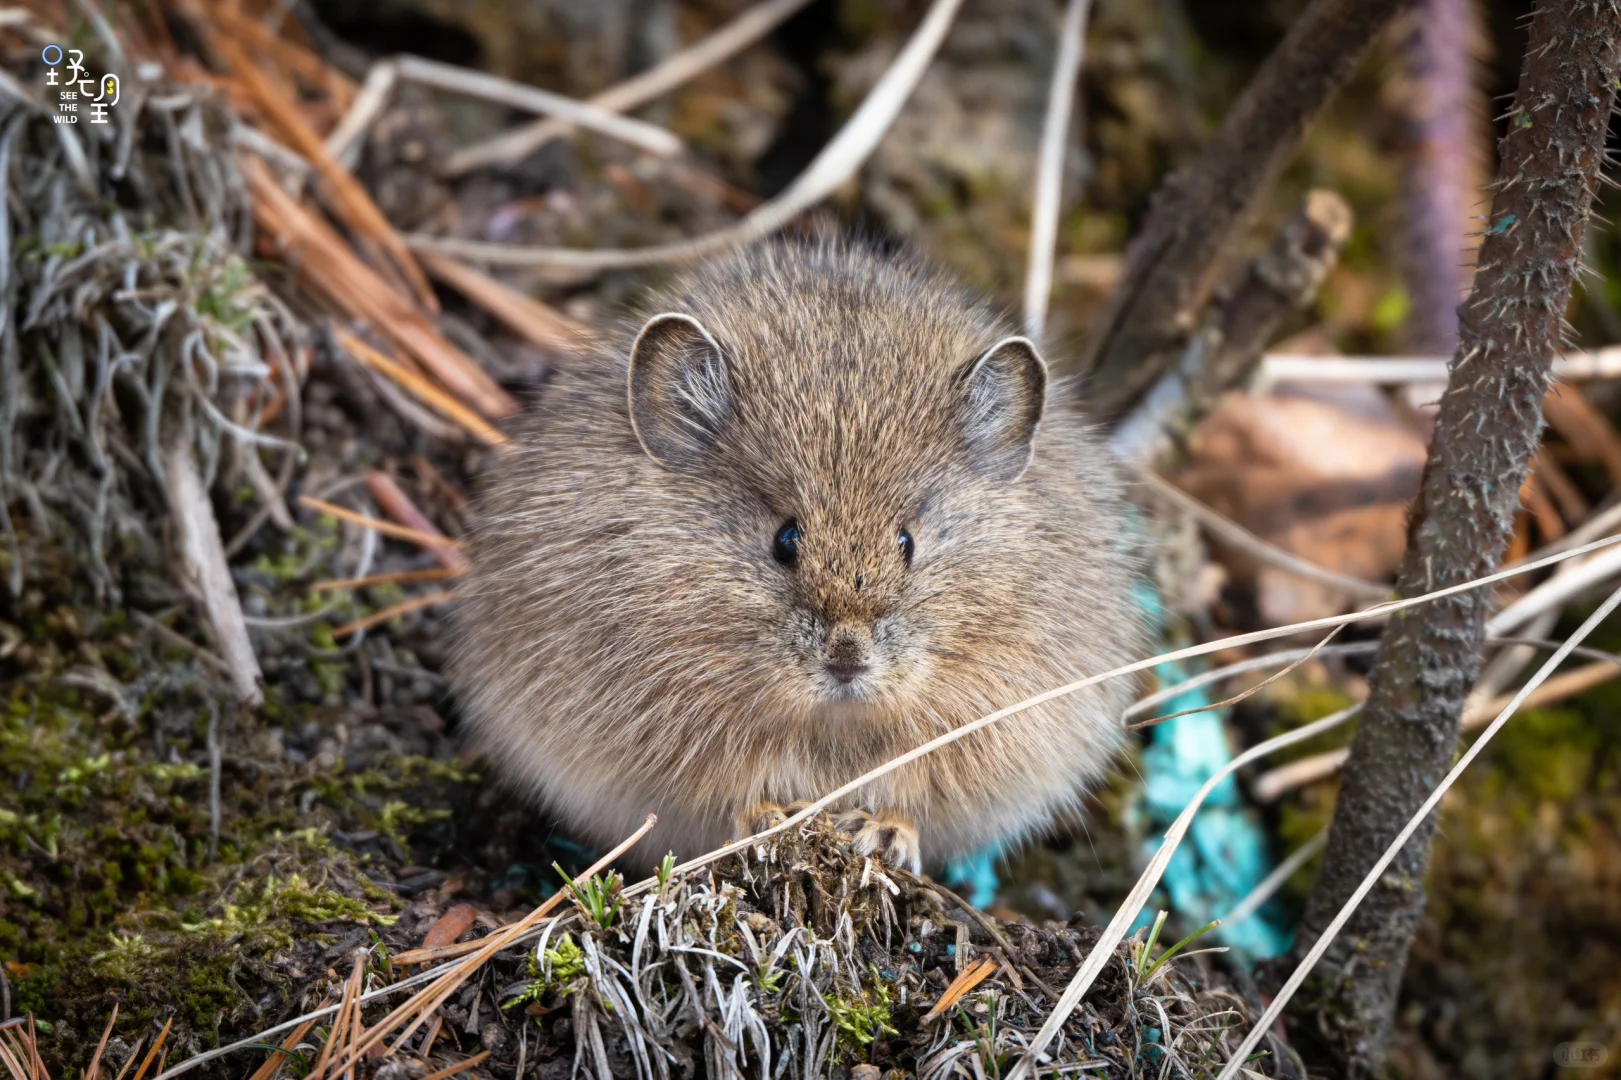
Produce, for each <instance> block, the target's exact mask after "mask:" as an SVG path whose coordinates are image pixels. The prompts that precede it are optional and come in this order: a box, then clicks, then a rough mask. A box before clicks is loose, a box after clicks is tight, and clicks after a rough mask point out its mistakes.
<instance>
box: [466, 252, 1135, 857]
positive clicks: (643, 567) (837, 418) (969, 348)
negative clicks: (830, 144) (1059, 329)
mask: <svg viewBox="0 0 1621 1080" xmlns="http://www.w3.org/2000/svg"><path fill="white" fill-rule="evenodd" d="M1049 398H1052V399H1053V401H1054V404H1053V406H1052V407H1049V406H1048V400H1049ZM1128 525H1129V522H1128V518H1127V515H1126V512H1125V510H1124V504H1123V503H1122V500H1121V495H1120V482H1119V480H1118V479H1117V477H1116V475H1115V473H1114V471H1113V469H1112V468H1111V465H1110V460H1109V458H1108V454H1107V451H1106V450H1105V449H1104V447H1103V445H1102V444H1101V443H1100V442H1099V441H1098V440H1097V439H1096V438H1094V437H1093V435H1092V434H1090V433H1089V431H1088V429H1087V427H1086V424H1085V422H1084V420H1082V419H1081V418H1080V417H1079V416H1078V415H1077V414H1076V413H1075V411H1074V410H1073V408H1072V407H1071V406H1070V405H1069V404H1068V403H1062V404H1061V403H1059V395H1058V394H1057V393H1056V392H1055V391H1053V390H1052V389H1051V388H1050V387H1049V377H1048V373H1047V367H1046V364H1045V363H1044V362H1043V361H1042V359H1041V357H1040V356H1039V355H1038V353H1037V351H1036V348H1035V347H1034V346H1033V345H1032V344H1031V343H1030V342H1029V341H1027V340H1026V339H1024V338H1022V337H1018V336H1015V335H1014V334H1013V333H1012V332H1011V331H1010V328H1009V327H1008V326H1007V325H1006V324H1005V322H1004V321H1003V320H1002V319H1001V318H1000V317H999V316H998V314H997V313H996V312H995V311H994V310H993V309H992V308H990V307H989V306H988V305H986V304H985V303H984V302H982V301H980V300H978V299H976V298H974V297H972V296H970V295H968V294H967V293H965V292H963V291H962V290H960V289H959V288H957V287H956V286H954V285H953V284H952V283H950V282H949V281H948V280H946V279H945V278H943V277H942V276H940V275H939V274H937V273H935V272H933V271H931V270H929V269H927V268H926V267H924V266H922V265H920V264H919V263H917V262H915V261H912V260H909V259H896V258H889V257H884V256H879V255H877V254H874V253H872V252H869V251H866V250H863V249H861V248H858V247H852V246H849V245H846V244H843V243H840V242H836V241H832V240H828V239H825V238H824V239H821V240H817V241H798V242H779V243H775V244H770V245H767V246H764V247H760V248H756V249H754V250H751V251H749V252H746V253H742V254H738V255H734V256H729V257H726V258H723V259H720V260H717V261H713V262H710V263H707V264H705V265H702V266H700V267H698V268H697V269H695V270H693V271H691V272H689V273H688V274H686V275H685V276H684V277H681V278H680V279H679V280H677V281H676V282H674V283H673V284H672V285H671V286H670V287H669V288H667V289H665V290H663V291H662V292H660V293H659V294H658V295H657V296H656V297H654V298H653V300H652V301H651V303H650V305H649V307H648V308H647V315H646V317H645V318H642V319H639V320H637V321H636V322H635V323H633V324H631V325H629V326H627V328H626V329H625V331H624V332H623V333H622V334H621V335H620V336H618V337H617V338H614V339H612V340H609V341H607V342H605V343H604V344H603V346H602V347H601V349H600V351H599V352H597V353H596V354H595V355H593V356H586V357H580V358H579V359H578V360H577V361H576V362H574V363H571V364H569V365H567V366H565V367H564V368H563V370H562V371H560V372H559V373H558V374H557V375H556V376H555V377H554V379H553V381H552V382H551V383H550V384H549V385H548V386H547V388H546V390H545V391H544V393H543V394H542V396H541V399H540V400H539V401H538V402H537V404H536V406H535V408H534V409H533V410H532V411H531V413H530V415H529V417H528V418H527V419H526V420H525V421H524V427H523V430H522V431H521V432H520V433H519V435H518V437H517V439H516V440H515V445H514V447H513V450H512V452H511V453H510V454H507V455H505V456H504V457H503V459H502V460H501V461H500V462H499V463H498V465H497V466H496V468H495V469H494V472H493V475H492V476H491V477H490V478H489V482H488V484H487V490H486V491H485V492H484V493H483V495H482V497H481V500H480V504H479V511H478V520H477V523H476V527H475V531H474V535H473V540H472V548H471V551H472V563H473V571H472V575H471V578H470V581H469V585H468V588H467V589H466V592H465V599H464V600H463V602H462V605H461V610H460V612H459V619H458V621H459V633H458V643H457V654H456V656H455V668H456V675H457V678H458V681H459V685H460V689H461V693H462V695H463V698H464V700H465V702H466V706H467V713H468V724H469V727H470V729H471V731H472V732H473V735H474V740H475V742H476V743H477V744H478V745H479V747H480V748H481V749H482V750H484V751H485V752H486V753H488V754H489V755H490V756H491V757H492V758H493V759H494V760H495V761H496V763H497V764H498V766H499V767H500V768H502V769H503V770H504V771H505V774H506V776H507V777H508V778H509V779H510V780H512V781H514V782H515V783H517V784H518V785H520V786H521V787H522V788H524V789H525V790H527V791H528V792H531V793H533V795H534V796H535V797H537V798H538V799H539V801H540V802H541V803H542V804H543V805H544V806H545V807H546V808H548V809H549V810H550V811H551V812H552V813H554V814H556V815H557V816H558V817H559V818H560V820H561V824H563V825H564V826H565V827H566V828H567V829H568V830H569V831H570V832H571V833H572V834H574V835H577V836H579V837H580V838H582V839H587V840H591V841H594V842H596V843H601V844H609V843H613V842H616V841H618V840H619V839H621V838H622V837H624V836H625V835H627V834H628V833H630V832H631V831H632V830H634V829H635V828H636V827H637V826H638V825H639V824H640V823H641V821H642V819H643V818H644V816H645V815H646V814H647V813H649V812H650V811H652V812H656V813H657V814H658V815H659V822H660V824H659V826H658V829H657V830H656V834H655V836H653V837H650V838H649V840H648V841H647V842H646V843H645V844H644V845H643V847H645V848H648V849H649V850H652V849H656V850H657V851H658V852H663V851H665V850H666V849H674V850H675V851H676V852H677V853H678V854H681V855H684V856H691V855H697V854H701V853H702V852H704V851H708V850H710V849H712V848H713V847H715V846H718V845H719V844H721V843H724V842H725V841H726V840H727V839H728V838H729V837H731V836H734V835H739V831H740V830H745V829H748V828H750V827H752V826H753V825H755V824H758V823H760V822H761V821H762V820H771V819H772V815H773V813H774V812H775V813H780V812H781V808H782V807H785V806H789V805H791V804H793V803H794V802H796V801H804V800H812V799H816V798H819V797H820V796H822V795H824V794H826V793H827V792H829V791H831V790H833V789H834V788H836V787H838V786H840V785H842V784H844V783H846V782H847V781H849V780H851V779H853V778H855V777H856V776H858V775H860V774H862V773H864V772H866V771H867V770H869V769H871V768H873V767H875V766H877V765H880V764H882V763H884V762H886V761H888V760H889V759H891V758H893V757H895V756H897V755H899V754H901V753H903V752H905V751H907V750H910V749H912V748H913V747H916V746H918V745H919V744H921V743H923V742H926V741H928V740H929V739H932V738H934V737H936V736H938V735H940V734H942V733H943V732H946V731H948V730H950V729H952V728H954V727H957V726H960V725H962V724H964V723H967V722H968V721H971V720H974V719H976V718H978V717H980V716H983V715H985V714H987V713H990V712H993V711H995V710H997V709H1001V708H1003V707H1005V706H1008V705H1011V704H1013V703H1015V702H1018V701H1020V700H1022V699H1024V698H1026V697H1030V696H1032V695H1035V694H1037V693H1040V692H1042V691H1044V690H1049V689H1052V688H1054V687H1057V686H1059V685H1061V684H1063V683H1066V682H1070V681H1072V680H1075V679H1077V678H1079V677H1081V676H1083V675H1087V674H1093V673H1096V672H1099V671H1102V670H1104V669H1107V668H1112V667H1115V666H1117V665H1119V664H1122V663H1125V662H1128V661H1131V660H1135V659H1137V658H1138V657H1140V656H1141V655H1142V651H1143V648H1144V646H1145V642H1146V638H1145V634H1144V631H1143V628H1142V625H1141V622H1140V619H1139V616H1138V615H1137V613H1136V608H1135V606H1134V604H1133V602H1132V599H1131V589H1132V582H1133V575H1134V573H1135V562H1134V560H1133V558H1132V557H1131V555H1129V554H1128V553H1127V549H1128V548H1129V547H1130V544H1131V541H1130V539H1129V535H1130V530H1129V528H1128ZM1127 689H1128V687H1127V684H1126V682H1125V681H1123V680H1117V681H1113V682H1110V683H1105V684H1103V685H1102V686H1099V687H1094V688H1092V689H1089V690H1086V691H1082V692H1080V693H1075V694H1071V695H1069V696H1066V697H1062V698H1059V699H1056V700H1054V701H1052V702H1049V703H1046V704H1044V705H1041V706H1039V707H1036V708H1033V709H1030V710H1028V711H1026V712H1022V713H1018V714H1016V715H1014V716H1011V717H1008V718H1007V719H1005V720H1003V721H1001V722H1000V723H998V724H994V725H992V726H990V727H989V728H986V729H984V730H982V731H979V732H976V733H974V734H973V735H970V736H968V737H967V738H965V739H962V740H960V741H958V742H956V743H953V744H951V745H949V746H947V747H945V748H943V749H941V750H938V751H936V752H934V753H932V754H929V755H927V756H925V757H923V758H921V759H920V760H918V761H915V762H912V763H910V764H908V765H906V766H904V767H903V768H901V769H899V770H897V771H895V772H892V773H890V774H888V775H886V776H884V777H882V778H881V779H879V780H877V781H875V782H873V783H871V784H868V785H867V786H866V787H864V788H862V789H861V790H859V791H858V792H856V793H854V794H853V795H851V796H850V797H849V800H848V803H847V804H846V805H844V806H842V807H841V808H840V809H841V811H842V817H843V824H844V825H845V827H846V828H848V829H849V830H850V831H851V832H853V834H854V835H855V838H856V840H855V843H856V850H857V851H859V852H861V853H863V854H867V853H871V852H874V851H877V852H880V853H881V854H882V855H883V856H885V857H886V858H888V859H889V860H890V861H891V862H893V863H897V864H899V865H903V866H907V867H909V868H911V869H914V870H915V869H917V868H918V867H919V866H920V865H921V864H923V863H929V864H931V865H933V864H937V863H939V862H940V861H943V860H945V859H948V858H950V857H952V856H955V855H959V854H965V853H967V852H970V851H973V850H977V849H979V848H981V847H983V846H984V845H986V844H988V843H991V842H996V841H1000V842H1003V843H1014V842H1017V841H1018V840H1020V839H1022V838H1023V837H1025V836H1027V835H1028V834H1030V833H1032V832H1035V831H1038V830H1041V829H1044V828H1046V827H1048V826H1050V825H1051V824H1052V822H1053V821H1054V819H1055V817H1056V816H1057V815H1059V814H1060V813H1062V812H1064V811H1066V810H1068V809H1071V808H1072V807H1074V806H1075V805H1076V804H1077V802H1078V801H1079V799H1080V797H1081V796H1082V794H1083V793H1084V792H1085V791H1086V790H1087V789H1088V788H1089V787H1090V786H1092V785H1095V784H1096V783H1097V782H1098V781H1099V780H1100V779H1101V778H1102V777H1103V775H1104V774H1105V772H1106V771H1107V770H1108V769H1109V768H1110V765H1111V757H1112V755H1113V753H1114V751H1115V750H1116V749H1117V747H1118V745H1119V743H1120V741H1121V735H1120V720H1119V716H1120V708H1121V706H1122V705H1123V704H1124V701H1123V698H1124V695H1125V694H1126V692H1127ZM776 820H780V818H776Z"/></svg>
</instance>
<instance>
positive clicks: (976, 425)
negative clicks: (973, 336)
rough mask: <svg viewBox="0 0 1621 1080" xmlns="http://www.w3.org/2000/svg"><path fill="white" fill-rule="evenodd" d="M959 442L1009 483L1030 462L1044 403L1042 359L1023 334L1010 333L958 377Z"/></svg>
mask: <svg viewBox="0 0 1621 1080" xmlns="http://www.w3.org/2000/svg"><path fill="white" fill-rule="evenodd" d="M959 379H960V382H961V384H962V400H961V404H960V406H959V416H960V417H961V422H962V432H963V441H964V442H965V443H966V444H967V445H968V449H969V452H970V453H971V454H972V455H973V458H974V465H975V467H976V468H978V469H979V470H980V471H981V472H984V473H985V474H986V475H988V476H990V477H992V478H993V479H996V480H1000V481H1002V482H1004V483H1012V482H1013V481H1015V480H1017V479H1018V478H1019V477H1020V476H1022V475H1023V474H1024V470H1025V468H1026V467H1028V466H1029V464H1030V441H1031V439H1032V438H1034V437H1035V434H1036V425H1037V424H1039V423H1040V422H1041V414H1042V411H1043V410H1044V409H1045V408H1046V405H1047V364H1046V362H1045V361H1043V360H1042V359H1041V354H1040V353H1038V352H1036V347H1035V346H1034V345H1033V344H1031V342H1030V339H1029V338H1023V337H1010V338H1004V339H1003V340H1001V341H999V342H997V343H996V344H995V345H992V346H991V347H990V348H989V349H987V350H985V352H984V353H982V354H981V355H980V356H979V357H978V358H976V359H975V360H973V361H972V362H971V363H969V364H967V365H966V366H965V367H964V368H963V371H962V374H961V376H959Z"/></svg>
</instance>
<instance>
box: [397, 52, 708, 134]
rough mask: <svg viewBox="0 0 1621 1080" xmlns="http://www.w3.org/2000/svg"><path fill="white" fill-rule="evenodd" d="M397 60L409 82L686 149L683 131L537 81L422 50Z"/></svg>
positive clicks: (582, 125) (595, 129)
mask: <svg viewBox="0 0 1621 1080" xmlns="http://www.w3.org/2000/svg"><path fill="white" fill-rule="evenodd" d="M394 65H395V67H396V68H397V69H398V71H399V77H400V78H402V79H404V80H406V81H407V82H414V83H417V84H418V85H420V86H431V87H433V88H434V89H436V90H448V91H450V92H451V93H454V94H465V95H466V96H468V97H473V98H480V99H482V100H484V101H492V102H494V103H495V104H497V105H507V106H510V107H511V108H514V109H526V110H528V111H529V112H535V113H541V114H542V115H545V116H555V117H557V118H558V119H560V120H567V121H568V122H569V123H571V124H578V125H579V126H580V127H583V128H590V129H591V130H592V131H595V132H598V133H600V134H603V135H607V136H609V137H610V138H614V139H618V140H619V141H620V142H625V143H629V144H630V145H631V146H634V147H636V148H637V149H638V150H645V151H647V152H648V153H649V154H657V155H658V156H659V157H674V156H675V155H676V154H679V153H681V152H682V151H683V150H685V149H686V147H685V145H684V144H683V143H682V142H681V139H680V138H679V137H678V136H676V135H675V134H674V133H673V132H669V131H666V130H665V129H663V128H661V127H659V126H658V125H656V124H649V123H648V122H647V121H645V120H637V119H634V118H632V117H629V116H620V115H619V114H618V113H616V112H612V111H610V110H608V109H603V108H599V107H597V106H595V105H592V104H590V103H588V102H584V101H576V100H575V99H574V98H570V97H564V96H563V95H562V94H554V93H552V92H551V91H550V90H542V89H540V88H539V87H538V86H527V85H525V84H524V83H519V82H513V81H512V80H511V79H503V78H501V77H500V76H499V75H489V74H486V73H485V72H482V71H469V70H468V69H466V68H461V67H456V66H455V65H453V64H441V63H440V62H439V61H437V60H424V59H423V58H422V57H420V56H409V55H402V56H398V57H395V59H394Z"/></svg>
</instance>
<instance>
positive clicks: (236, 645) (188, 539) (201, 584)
mask: <svg viewBox="0 0 1621 1080" xmlns="http://www.w3.org/2000/svg"><path fill="white" fill-rule="evenodd" d="M163 473H164V480H165V483H166V485H167V488H168V492H169V511H170V514H171V516H172V517H173V519H174V523H175V531H176V533H177V534H178V537H179V542H180V543H179V546H180V555H181V558H182V559H183V561H184V563H185V572H186V575H187V577H189V578H190V579H191V581H192V582H193V584H194V585H195V586H196V590H197V594H198V598H199V599H200V600H201V601H202V604H203V610H204V611H205V612H207V614H208V621H209V623H210V624H211V625H212V626H213V627H214V637H215V640H217V641H218V642H219V647H220V653H221V654H222V659H223V660H224V661H225V664H226V666H227V667H228V668H230V671H231V681H232V682H233V683H235V684H236V692H237V697H238V698H240V699H241V701H242V703H243V704H244V705H246V706H248V707H249V708H258V706H259V702H260V701H262V700H263V698H262V696H261V694H260V691H259V679H260V677H261V676H260V673H259V660H258V658H257V657H255V656H254V654H253V645H252V643H251V642H250V641H249V640H248V625H247V623H246V622H244V621H243V618H242V604H241V602H240V601H239V600H238V599H237V595H236V583H235V582H233V581H232V580H231V568H230V566H228V565H227V564H226V561H225V550H224V548H223V547H222V546H221V543H220V531H219V523H218V522H217V521H216V520H215V519H214V505H213V503H211V502H210V501H209V499H208V492H207V491H206V490H204V488H203V480H202V477H200V476H199V475H198V474H197V465H196V463H195V462H194V461H193V460H192V451H191V445H190V443H188V442H187V441H185V440H184V439H178V438H177V439H172V440H170V441H169V443H168V445H167V446H166V447H165V448H164V451H163Z"/></svg>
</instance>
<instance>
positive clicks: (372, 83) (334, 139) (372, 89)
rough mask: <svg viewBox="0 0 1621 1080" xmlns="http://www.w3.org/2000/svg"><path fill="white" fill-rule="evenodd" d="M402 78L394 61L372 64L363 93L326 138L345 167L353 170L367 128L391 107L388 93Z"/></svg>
mask: <svg viewBox="0 0 1621 1080" xmlns="http://www.w3.org/2000/svg"><path fill="white" fill-rule="evenodd" d="M398 78H399V69H398V68H396V67H395V66H394V61H392V60H379V61H378V62H377V63H375V64H373V65H372V66H371V70H370V71H368V72H367V73H366V81H365V83H363V84H362V85H361V87H360V93H358V94H356V95H355V99H354V101H353V102H351V103H350V105H349V111H348V112H345V113H344V114H343V119H341V120H339V121H338V125H337V126H336V127H334V128H333V129H332V130H331V132H329V133H328V134H327V137H326V143H325V145H326V152H327V153H328V154H329V155H331V157H332V160H333V161H336V162H337V163H338V164H339V165H342V166H343V167H344V168H346V169H352V168H354V165H355V159H356V158H357V157H358V156H359V149H360V144H361V139H362V137H363V136H364V135H365V134H366V129H367V128H369V127H371V125H372V124H373V123H374V122H375V121H376V120H377V118H378V117H379V116H381V115H382V113H383V110H384V109H385V108H387V107H388V100H389V95H391V94H392V93H393V92H394V83H395V82H396V80H398Z"/></svg>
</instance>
